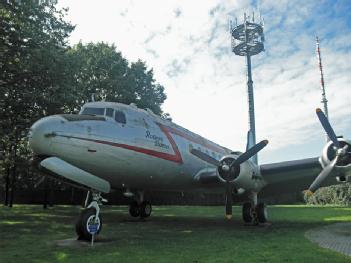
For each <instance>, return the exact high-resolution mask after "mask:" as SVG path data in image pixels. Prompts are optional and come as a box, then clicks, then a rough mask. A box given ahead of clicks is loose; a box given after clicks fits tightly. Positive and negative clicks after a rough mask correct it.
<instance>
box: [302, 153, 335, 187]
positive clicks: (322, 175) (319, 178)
mask: <svg viewBox="0 0 351 263" xmlns="http://www.w3.org/2000/svg"><path fill="white" fill-rule="evenodd" d="M338 159H339V156H338V155H337V156H336V157H335V158H334V160H333V161H331V162H330V163H329V164H328V165H327V166H326V167H325V168H324V169H323V170H322V171H321V172H320V174H319V175H318V176H317V178H316V179H314V181H313V183H312V184H311V186H310V187H309V188H308V191H309V192H312V193H314V192H315V191H316V190H317V189H318V188H319V187H320V185H321V184H322V183H323V181H324V180H325V179H326V178H327V177H328V175H329V174H330V173H331V171H332V170H333V169H334V167H335V165H336V163H337V162H338Z"/></svg>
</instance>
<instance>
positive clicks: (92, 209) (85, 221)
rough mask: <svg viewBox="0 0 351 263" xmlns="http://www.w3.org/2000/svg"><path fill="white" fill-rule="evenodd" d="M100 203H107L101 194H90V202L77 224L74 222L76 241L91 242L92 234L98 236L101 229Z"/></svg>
mask: <svg viewBox="0 0 351 263" xmlns="http://www.w3.org/2000/svg"><path fill="white" fill-rule="evenodd" d="M102 202H107V200H106V199H103V198H102V197H101V193H98V192H92V201H91V202H90V204H89V205H88V206H87V208H85V209H84V210H83V211H82V212H81V214H80V216H79V218H78V220H77V222H76V233H77V235H78V240H86V241H91V239H92V237H93V234H92V233H94V235H98V234H99V233H100V231H101V229H102V219H101V215H100V207H99V205H102Z"/></svg>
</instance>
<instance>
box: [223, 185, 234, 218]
mask: <svg viewBox="0 0 351 263" xmlns="http://www.w3.org/2000/svg"><path fill="white" fill-rule="evenodd" d="M232 206H233V198H232V186H231V185H230V183H227V184H226V189H225V216H226V218H227V219H228V220H230V219H232V213H233V211H232V209H233V207H232Z"/></svg>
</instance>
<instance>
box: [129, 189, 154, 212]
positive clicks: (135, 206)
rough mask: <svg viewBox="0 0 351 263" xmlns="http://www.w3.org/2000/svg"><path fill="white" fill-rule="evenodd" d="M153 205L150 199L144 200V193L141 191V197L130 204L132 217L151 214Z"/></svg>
mask: <svg viewBox="0 0 351 263" xmlns="http://www.w3.org/2000/svg"><path fill="white" fill-rule="evenodd" d="M151 212H152V206H151V203H150V202H149V201H144V193H143V192H139V198H138V199H137V200H134V201H132V202H131V203H130V204H129V214H130V215H131V216H132V217H140V218H147V217H149V216H150V215H151Z"/></svg>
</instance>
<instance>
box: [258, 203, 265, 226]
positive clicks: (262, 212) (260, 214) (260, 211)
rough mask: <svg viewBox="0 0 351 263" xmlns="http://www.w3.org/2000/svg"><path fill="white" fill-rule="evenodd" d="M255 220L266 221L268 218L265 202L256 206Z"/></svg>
mask: <svg viewBox="0 0 351 263" xmlns="http://www.w3.org/2000/svg"><path fill="white" fill-rule="evenodd" d="M256 213H257V220H258V222H259V223H266V222H267V219H268V212H267V206H266V204H265V203H259V204H258V205H257V207H256Z"/></svg>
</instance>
